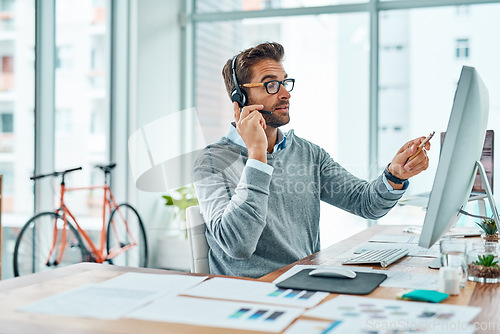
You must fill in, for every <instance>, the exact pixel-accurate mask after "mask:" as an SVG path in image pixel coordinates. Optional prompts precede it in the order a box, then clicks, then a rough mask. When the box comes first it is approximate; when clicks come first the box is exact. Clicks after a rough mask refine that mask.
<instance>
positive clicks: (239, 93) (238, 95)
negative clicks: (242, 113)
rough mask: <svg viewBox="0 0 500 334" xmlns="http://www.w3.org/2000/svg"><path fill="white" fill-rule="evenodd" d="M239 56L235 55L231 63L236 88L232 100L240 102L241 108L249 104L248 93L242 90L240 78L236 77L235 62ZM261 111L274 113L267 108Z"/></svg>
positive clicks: (268, 113)
mask: <svg viewBox="0 0 500 334" xmlns="http://www.w3.org/2000/svg"><path fill="white" fill-rule="evenodd" d="M237 57H238V56H237V55H236V56H234V57H233V61H232V63H231V70H232V71H233V83H234V87H235V88H234V89H233V91H232V92H231V102H233V103H234V102H237V103H238V106H239V107H240V109H241V108H243V107H244V106H246V105H247V103H248V97H247V94H246V93H245V91H244V90H242V89H241V88H240V85H239V84H238V79H236V70H235V64H236V58H237ZM258 111H259V112H260V113H262V114H266V115H272V114H273V113H272V112H271V111H267V110H258Z"/></svg>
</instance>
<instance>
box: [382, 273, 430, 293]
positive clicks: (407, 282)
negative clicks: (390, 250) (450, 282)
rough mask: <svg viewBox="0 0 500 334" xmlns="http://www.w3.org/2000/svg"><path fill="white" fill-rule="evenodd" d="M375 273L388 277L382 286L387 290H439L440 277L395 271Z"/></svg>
mask: <svg viewBox="0 0 500 334" xmlns="http://www.w3.org/2000/svg"><path fill="white" fill-rule="evenodd" d="M372 272H374V273H382V274H386V275H387V279H386V280H385V281H383V282H382V283H381V284H380V286H383V287H386V288H402V289H420V290H437V288H438V275H437V273H436V274H435V275H433V274H420V273H409V272H404V271H395V270H373V271H372Z"/></svg>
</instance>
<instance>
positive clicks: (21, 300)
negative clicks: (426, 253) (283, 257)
mask: <svg viewBox="0 0 500 334" xmlns="http://www.w3.org/2000/svg"><path fill="white" fill-rule="evenodd" d="M402 229H403V227H401V226H384V225H378V226H373V227H371V228H369V229H367V230H365V231H363V232H361V233H359V234H356V235H355V236H353V237H351V238H349V239H346V240H344V241H342V242H340V243H338V244H335V245H332V246H331V247H329V248H327V249H325V250H324V251H321V252H319V253H317V254H314V255H311V256H309V257H307V258H305V259H303V260H300V261H298V262H296V263H295V264H324V265H336V264H339V263H340V261H341V260H342V259H344V258H347V257H348V256H349V255H351V254H352V251H354V249H356V248H357V247H359V245H360V244H361V243H363V242H366V241H367V240H368V239H369V238H370V237H371V236H373V235H375V234H381V233H383V234H397V233H399V232H401V231H402ZM430 261H431V259H429V258H416V257H406V258H404V259H402V260H400V261H399V262H398V263H395V264H393V265H392V266H391V267H390V269H391V270H399V271H408V272H429V271H430V270H431V269H427V264H428V263H429V262H430ZM291 267H292V265H290V266H287V267H284V268H282V269H280V270H277V271H276V272H273V273H271V274H268V275H266V276H264V277H261V278H260V279H259V280H261V281H266V282H271V281H273V280H274V279H275V278H276V277H278V276H279V275H281V274H282V273H284V272H285V271H286V270H288V269H289V268H291ZM130 271H133V272H147V273H159V274H166V275H168V274H185V273H179V272H174V271H166V270H159V269H143V268H126V267H119V266H110V265H105V264H96V263H81V264H76V265H73V266H69V267H65V268H60V269H56V270H53V271H48V272H43V273H39V274H35V275H29V276H25V277H18V278H14V279H9V280H5V281H0V333H35V332H36V333H75V334H76V333H236V332H238V333H252V332H249V331H237V330H234V329H221V328H209V327H205V328H204V327H198V326H189V325H182V324H174V323H164V322H150V321H142V320H136V319H120V320H113V321H110V320H98V319H87V318H76V317H57V316H51V315H45V314H32V313H23V312H17V311H16V309H18V308H20V307H21V306H23V305H26V304H29V303H31V302H34V301H36V300H40V299H42V298H45V297H48V296H51V295H53V294H56V293H59V292H63V291H67V290H70V289H73V288H75V287H78V286H81V285H83V284H87V283H98V282H102V281H104V280H106V279H110V278H113V277H116V276H118V275H120V274H123V273H125V272H130ZM186 275H187V274H186ZM402 291H404V289H395V288H384V287H379V288H378V289H376V290H375V291H374V292H373V293H371V294H370V295H368V297H373V298H383V299H394V297H395V296H396V294H398V293H399V292H402ZM335 296H337V295H336V294H331V295H330V296H329V297H328V298H334V297H335ZM446 303H448V304H456V305H469V306H477V307H481V308H483V310H482V312H481V313H480V314H479V315H478V316H477V317H476V319H475V320H474V321H478V322H484V323H486V324H488V325H489V326H490V328H493V330H491V329H490V330H479V331H478V332H477V333H499V332H500V317H499V315H500V284H477V283H473V282H467V285H466V287H465V289H464V290H463V291H462V292H461V294H460V295H459V296H454V297H450V298H449V299H448V300H447V301H446ZM495 326H496V327H495Z"/></svg>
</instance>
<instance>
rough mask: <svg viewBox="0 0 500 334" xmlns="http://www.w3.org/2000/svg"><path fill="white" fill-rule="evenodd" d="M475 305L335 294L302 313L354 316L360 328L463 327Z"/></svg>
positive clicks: (337, 317) (476, 310)
mask: <svg viewBox="0 0 500 334" xmlns="http://www.w3.org/2000/svg"><path fill="white" fill-rule="evenodd" d="M480 311H481V309H480V308H479V307H470V306H457V305H447V304H431V303H421V302H411V301H399V300H385V299H375V298H365V297H355V296H343V295H341V296H339V297H336V298H334V299H331V300H328V301H326V302H324V303H322V304H321V305H319V306H317V307H315V308H313V309H311V310H308V311H306V312H305V314H304V315H306V316H310V317H315V318H321V319H330V320H355V321H356V322H357V323H358V324H359V325H360V326H363V327H362V328H364V330H371V329H375V330H380V329H387V330H393V329H404V330H408V329H421V330H427V331H430V330H432V331H436V330H437V331H439V332H442V331H444V330H449V329H450V327H451V326H453V328H465V327H467V324H468V323H469V322H470V321H471V320H472V319H474V317H476V316H477V315H478V314H479V312H480Z"/></svg>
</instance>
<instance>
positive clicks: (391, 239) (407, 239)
mask: <svg viewBox="0 0 500 334" xmlns="http://www.w3.org/2000/svg"><path fill="white" fill-rule="evenodd" d="M418 238H419V236H418V235H414V234H408V233H405V234H397V235H393V234H376V235H374V236H373V237H371V239H370V240H368V241H369V242H381V243H396V244H416V243H418Z"/></svg>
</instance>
